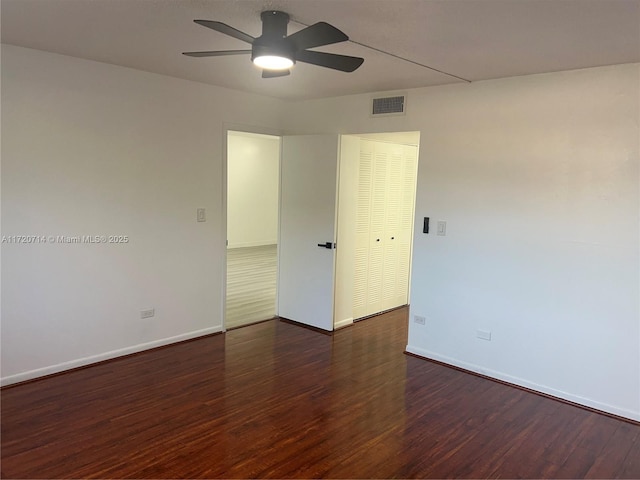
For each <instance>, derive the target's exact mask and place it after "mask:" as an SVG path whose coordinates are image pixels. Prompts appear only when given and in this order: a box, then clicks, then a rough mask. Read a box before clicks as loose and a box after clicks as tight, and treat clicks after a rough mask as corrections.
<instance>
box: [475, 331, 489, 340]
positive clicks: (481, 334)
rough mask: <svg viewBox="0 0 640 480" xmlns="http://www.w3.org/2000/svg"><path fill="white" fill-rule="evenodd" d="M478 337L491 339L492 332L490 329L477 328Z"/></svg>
mask: <svg viewBox="0 0 640 480" xmlns="http://www.w3.org/2000/svg"><path fill="white" fill-rule="evenodd" d="M476 337H478V338H481V339H482V340H488V341H491V332H490V331H488V330H476Z"/></svg>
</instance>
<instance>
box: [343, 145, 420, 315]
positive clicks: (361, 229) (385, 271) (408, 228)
mask: <svg viewBox="0 0 640 480" xmlns="http://www.w3.org/2000/svg"><path fill="white" fill-rule="evenodd" d="M416 166H417V148H416V147H411V146H404V145H396V144H390V143H383V142H375V141H369V140H362V141H361V151H360V162H359V167H358V205H357V216H356V233H357V235H356V253H355V278H354V280H355V284H354V302H353V304H354V312H353V317H354V318H362V317H365V316H368V315H373V314H375V313H378V312H381V311H384V310H388V309H390V308H395V307H398V306H400V305H405V304H406V303H407V302H408V292H409V288H408V287H409V272H410V258H411V234H412V230H413V209H414V198H415V177H416Z"/></svg>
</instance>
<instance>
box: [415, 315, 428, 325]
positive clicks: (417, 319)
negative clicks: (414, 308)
mask: <svg viewBox="0 0 640 480" xmlns="http://www.w3.org/2000/svg"><path fill="white" fill-rule="evenodd" d="M413 321H414V322H415V323H417V324H418V325H425V324H426V323H427V319H426V318H424V317H421V316H420V315H414V316H413Z"/></svg>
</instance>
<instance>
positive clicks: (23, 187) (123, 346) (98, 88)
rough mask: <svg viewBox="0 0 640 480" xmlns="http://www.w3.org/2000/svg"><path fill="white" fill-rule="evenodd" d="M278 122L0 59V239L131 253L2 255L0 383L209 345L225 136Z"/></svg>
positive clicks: (218, 267)
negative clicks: (77, 239) (200, 341)
mask: <svg viewBox="0 0 640 480" xmlns="http://www.w3.org/2000/svg"><path fill="white" fill-rule="evenodd" d="M281 106H282V103H281V102H279V101H277V100H274V99H268V98H264V97H259V96H254V95H248V94H243V93H239V92H234V91H231V90H226V89H220V88H215V87H211V86H208V85H203V84H198V83H194V82H189V81H185V80H179V79H175V78H170V77H163V76H160V75H155V74H151V73H146V72H141V71H136V70H131V69H127V68H121V67H117V66H113V65H107V64H101V63H96V62H90V61H85V60H80V59H76V58H71V57H65V56H60V55H54V54H49V53H45V52H40V51H36V50H29V49H24V48H18V47H13V46H6V45H3V47H2V234H3V235H44V236H48V235H53V236H57V235H68V236H76V235H127V236H128V237H129V242H128V243H127V244H102V245H95V244H93V245H92V244H52V243H51V242H48V243H46V244H37V245H26V244H7V243H5V244H3V245H2V279H3V282H2V299H3V302H2V371H1V372H2V381H3V383H11V382H15V381H19V380H24V379H27V378H31V377H34V376H38V375H42V374H46V373H52V372H55V371H58V370H61V369H64V368H68V367H72V366H76V365H81V364H83V363H88V362H91V361H96V360H100V359H103V358H108V357H111V356H114V355H117V354H122V353H128V352H131V351H136V350H139V349H142V348H146V347H150V346H153V345H158V344H162V343H166V342H169V341H174V340H179V339H182V338H188V337H191V336H195V335H200V334H203V333H208V332H215V331H220V330H221V328H222V317H221V309H222V307H221V300H222V272H223V262H224V256H222V255H220V253H221V252H223V251H224V242H225V232H224V229H223V221H222V219H223V212H222V188H223V183H222V182H223V180H222V165H223V161H222V155H223V138H222V136H223V133H224V125H223V124H224V123H233V124H244V125H255V126H260V127H264V128H270V129H278V128H279V124H278V123H277V122H278V118H279V111H280V108H281ZM274 122H275V123H274ZM198 207H203V208H206V209H207V222H205V223H197V222H196V209H197V208H198ZM148 308H155V317H153V318H151V319H145V320H141V319H140V310H141V309H148Z"/></svg>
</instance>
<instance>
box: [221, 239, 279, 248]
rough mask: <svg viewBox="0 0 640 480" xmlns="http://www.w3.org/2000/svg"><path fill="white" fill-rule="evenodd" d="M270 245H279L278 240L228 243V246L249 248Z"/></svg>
mask: <svg viewBox="0 0 640 480" xmlns="http://www.w3.org/2000/svg"><path fill="white" fill-rule="evenodd" d="M269 245H278V240H264V241H262V242H239V243H234V244H229V245H227V248H247V247H266V246H269Z"/></svg>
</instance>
